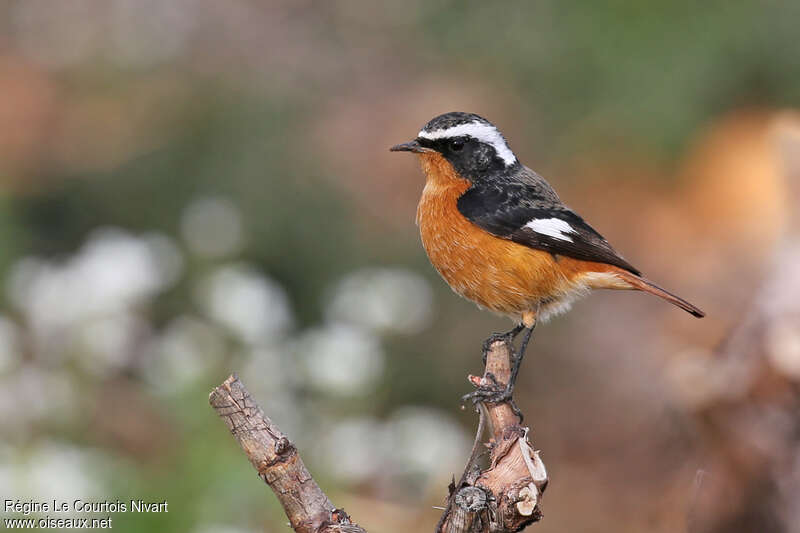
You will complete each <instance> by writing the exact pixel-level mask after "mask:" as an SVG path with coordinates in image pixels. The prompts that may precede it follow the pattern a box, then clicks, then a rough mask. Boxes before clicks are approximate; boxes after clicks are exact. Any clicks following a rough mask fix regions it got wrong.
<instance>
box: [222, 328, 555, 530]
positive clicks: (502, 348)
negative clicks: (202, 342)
mask: <svg viewBox="0 0 800 533" xmlns="http://www.w3.org/2000/svg"><path fill="white" fill-rule="evenodd" d="M511 350H512V349H511V347H510V345H509V344H508V342H506V341H504V340H493V339H490V341H489V342H487V344H486V345H485V346H484V352H485V354H486V369H485V372H484V375H483V377H482V378H477V377H474V376H470V380H471V381H472V382H473V383H474V384H476V385H481V384H483V385H485V384H488V383H494V382H496V383H497V384H498V385H501V386H505V383H507V382H508V379H509V377H510V375H511V366H510V355H511ZM491 376H493V377H494V380H495V381H492V379H491ZM209 402H210V403H211V406H212V407H213V408H214V409H215V410H216V411H217V414H218V415H219V416H220V417H221V418H222V419H223V420H224V421H225V424H226V425H227V426H228V429H229V430H230V431H231V434H233V437H234V438H235V439H236V441H237V442H238V443H239V446H241V448H242V450H243V451H244V453H245V455H247V458H248V459H249V460H250V463H251V464H252V465H253V467H254V468H255V469H256V471H258V475H259V476H260V477H261V479H262V480H264V481H265V482H266V483H267V484H268V485H269V486H270V488H272V491H273V492H274V493H275V496H276V497H277V498H278V500H279V501H280V503H281V505H282V506H283V509H284V511H286V516H287V517H288V518H289V523H290V525H291V527H292V528H293V529H294V530H295V531H296V532H297V533H335V532H343V533H366V532H365V531H364V529H362V528H361V527H359V526H358V525H355V524H353V523H351V522H350V517H349V516H348V515H347V513H345V512H344V511H343V510H341V509H336V508H335V507H334V505H333V504H332V503H331V501H330V500H329V499H328V497H327V496H326V495H325V493H324V492H322V489H321V488H320V487H319V485H317V483H316V482H315V481H314V479H313V478H312V477H311V474H310V473H309V472H308V470H307V469H306V467H305V465H304V464H303V461H302V459H300V455H299V454H298V452H297V448H295V446H294V445H293V444H292V443H291V442H290V441H289V439H288V438H287V437H286V435H284V434H283V432H281V430H280V429H279V428H278V427H277V426H276V425H275V424H273V423H272V421H271V420H270V419H269V418H267V417H266V416H265V415H264V412H263V411H262V410H261V408H260V407H259V406H258V405H257V404H256V403H255V402H254V401H253V399H252V398H251V396H250V393H249V392H248V391H247V389H246V388H245V386H244V385H243V384H242V382H241V381H239V378H238V377H237V376H236V375H235V374H234V375H232V376H230V377H229V378H228V379H226V380H225V382H224V383H223V384H222V385H220V386H219V387H216V388H215V389H214V390H213V391H212V392H211V395H210V396H209ZM480 408H481V415H480V416H481V419H480V422H479V426H478V433H477V435H476V441H475V446H474V447H473V453H472V454H471V456H470V459H469V461H468V462H467V466H466V468H465V470H464V474H463V475H462V476H461V480H460V481H459V483H458V485H455V484H453V485H451V487H450V488H451V491H450V497H449V498H448V506H447V509H446V511H445V513H444V514H443V515H442V518H441V520H440V521H439V525H438V526H437V533H438V532H440V531H442V532H447V533H467V532H485V533H489V532H490V531H491V532H492V533H510V532H515V531H519V530H521V529H523V528H524V527H525V526H527V525H528V524H531V523H533V522H536V521H538V520H539V519H541V517H542V511H541V498H542V493H543V492H544V489H545V487H546V486H547V472H546V471H545V467H544V464H543V463H542V461H541V459H540V458H539V452H537V451H534V449H533V447H532V446H531V444H530V442H529V441H528V428H523V427H521V426H520V419H519V418H518V417H517V416H516V415H515V414H514V410H513V409H512V407H511V403H510V402H502V403H498V404H491V403H489V404H481V405H480ZM485 421H488V426H489V430H490V434H491V439H490V441H489V443H488V444H487V446H488V448H489V450H490V453H489V465H488V467H487V468H485V469H484V470H481V469H480V468H478V467H477V465H476V459H477V458H478V457H479V456H480V455H481V454H480V453H478V452H479V451H480V449H481V446H482V444H481V441H480V439H481V438H482V434H483V432H484V431H483V428H484V426H485V425H487V424H485V423H484V422H485Z"/></svg>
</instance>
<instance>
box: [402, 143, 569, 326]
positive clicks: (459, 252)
mask: <svg viewBox="0 0 800 533" xmlns="http://www.w3.org/2000/svg"><path fill="white" fill-rule="evenodd" d="M420 160H421V162H422V166H423V170H425V174H426V176H427V182H426V184H425V189H424V190H423V193H422V199H421V200H420V203H419V207H418V208H417V224H418V225H419V229H420V235H421V237H422V244H423V246H424V247H425V251H426V252H427V253H428V257H429V258H430V260H431V263H432V264H433V266H434V267H436V270H438V271H439V273H440V274H441V275H442V277H443V278H444V279H445V280H446V281H447V283H448V284H449V285H450V286H451V287H452V288H453V290H455V291H456V292H457V293H459V294H461V295H462V296H464V297H466V298H468V299H470V300H472V301H474V302H476V303H477V304H479V305H480V306H482V307H485V308H487V309H490V310H492V311H495V312H498V313H502V314H507V315H511V316H512V317H519V316H521V315H522V314H523V313H525V312H530V311H534V310H536V309H537V306H538V304H539V303H540V302H543V303H546V302H551V301H553V300H558V299H560V298H562V297H565V296H566V295H568V294H569V293H570V292H572V291H574V290H575V286H574V281H573V279H570V278H572V277H573V275H572V274H573V272H572V270H573V269H572V268H569V267H568V268H567V269H566V270H565V269H563V268H562V265H561V261H557V260H556V259H555V258H554V257H553V256H552V255H551V254H550V253H548V252H544V251H541V250H534V249H532V248H528V247H527V246H523V245H521V244H517V243H514V242H512V241H509V240H506V239H501V238H498V237H495V236H493V235H491V234H489V233H487V232H486V231H484V230H482V229H481V228H479V227H478V226H476V225H475V224H473V223H472V222H470V221H469V220H467V219H466V218H464V216H463V215H461V213H460V212H459V211H458V207H457V205H456V202H457V200H458V198H459V196H461V194H463V193H464V191H466V190H467V189H468V188H469V182H468V181H467V180H465V179H463V178H461V177H459V176H458V175H457V174H456V173H455V171H454V170H453V167H452V166H451V165H450V164H449V163H448V162H447V161H446V160H445V159H444V158H442V157H441V156H440V155H439V154H435V153H424V154H420ZM569 262H570V263H572V261H571V260H570V261H569Z"/></svg>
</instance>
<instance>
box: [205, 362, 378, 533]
mask: <svg viewBox="0 0 800 533" xmlns="http://www.w3.org/2000/svg"><path fill="white" fill-rule="evenodd" d="M208 401H209V403H210V404H211V407H213V408H214V410H216V411H217V414H218V415H219V416H220V417H221V418H222V419H223V420H224V421H225V424H226V425H227V426H228V429H229V430H230V431H231V434H232V435H233V437H234V438H235V439H236V441H237V442H238V443H239V446H241V448H242V451H243V452H244V453H245V455H247V458H248V459H250V463H251V464H252V465H253V468H255V469H256V471H257V472H258V475H259V477H260V478H261V479H263V480H264V482H266V483H267V485H269V486H270V488H271V489H272V491H273V492H274V493H275V496H276V497H277V498H278V500H279V501H280V503H281V505H282V506H283V510H284V511H286V516H287V517H288V518H289V523H290V525H291V527H292V529H294V530H295V531H296V532H297V533H334V532H346V533H359V532H360V533H366V532H365V531H364V530H363V529H362V528H361V527H359V526H357V525H355V524H351V522H350V518H349V517H348V516H347V513H345V512H344V511H343V510H341V509H336V507H334V505H333V504H332V503H331V501H330V500H329V499H328V497H327V496H326V495H325V493H324V492H322V489H321V488H320V487H319V485H317V482H316V481H314V478H313V477H311V474H310V473H309V472H308V469H306V466H305V465H304V464H303V460H302V459H301V458H300V455H299V454H298V453H297V448H295V446H294V445H293V444H292V443H291V442H290V441H289V439H288V438H287V437H286V435H284V434H283V432H282V431H281V430H280V429H279V428H278V426H276V425H275V424H273V423H272V421H271V420H270V419H269V418H267V417H266V416H265V415H264V412H263V411H262V410H261V408H260V407H259V406H258V404H256V403H255V402H254V401H253V398H252V397H251V396H250V392H248V390H247V389H246V388H245V386H244V384H243V383H242V382H241V381H239V377H238V376H237V375H236V374H234V375H232V376H230V377H229V378H228V379H226V380H225V382H224V383H222V385H220V386H219V387H217V388H215V389H214V390H213V391H211V394H210V395H209V397H208Z"/></svg>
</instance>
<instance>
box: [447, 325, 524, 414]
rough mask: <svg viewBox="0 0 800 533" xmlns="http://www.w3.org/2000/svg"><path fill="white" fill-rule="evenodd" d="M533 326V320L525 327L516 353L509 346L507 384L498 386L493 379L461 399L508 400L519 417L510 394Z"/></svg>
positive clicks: (515, 332)
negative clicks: (509, 363) (490, 382)
mask: <svg viewBox="0 0 800 533" xmlns="http://www.w3.org/2000/svg"><path fill="white" fill-rule="evenodd" d="M535 327H536V323H535V322H534V323H533V324H532V325H531V326H529V327H528V328H527V331H526V332H525V336H524V337H523V339H522V344H520V347H519V348H520V349H519V352H518V353H516V354H515V353H514V350H513V346H512V347H511V358H512V361H511V375H510V376H509V379H508V384H507V385H506V386H505V387H500V386H499V384H497V382H496V381H495V383H494V384H492V385H482V386H480V387H478V388H477V389H475V390H474V391H472V392H470V393H469V394H465V395H464V396H463V397H462V398H461V400H462V401H464V402H466V401H471V402H472V403H478V402H489V403H501V402H505V401H510V402H511V408H512V409H513V410H514V414H516V415H517V416H520V419H521V413H520V411H519V409H518V408H517V406H516V405H514V402H513V401H512V395H513V394H514V383H515V382H516V381H517V374H519V368H520V366H521V365H522V358H523V356H524V355H525V350H526V349H527V347H528V342H530V340H531V336H532V335H533V330H534V328H535ZM523 329H525V326H523V325H522V324H520V325H519V326H517V327H516V328H514V329H512V330H511V331H510V332H508V334H506V335H517V334H519V332H520V331H522V330H523ZM493 337H494V335H493V336H492V337H490V338H489V340H488V341H487V343H486V344H485V346H484V352H483V356H484V361H485V358H486V351H487V350H488V346H489V344H490V343H491V342H493V340H497V339H493ZM507 338H508V337H507V336H506V337H502V338H501V339H500V340H506V339H507ZM511 338H513V337H511ZM509 344H510V341H509ZM484 364H485V362H484ZM488 377H490V378H494V376H488ZM493 381H494V380H493Z"/></svg>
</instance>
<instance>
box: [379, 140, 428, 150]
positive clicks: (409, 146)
mask: <svg viewBox="0 0 800 533" xmlns="http://www.w3.org/2000/svg"><path fill="white" fill-rule="evenodd" d="M389 151H390V152H414V153H416V154H419V153H422V152H427V151H428V149H427V148H425V147H424V146H422V145H421V144H419V141H417V140H416V139H414V140H413V141H408V142H407V143H403V144H398V145H396V146H392V147H391V148H389Z"/></svg>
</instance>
